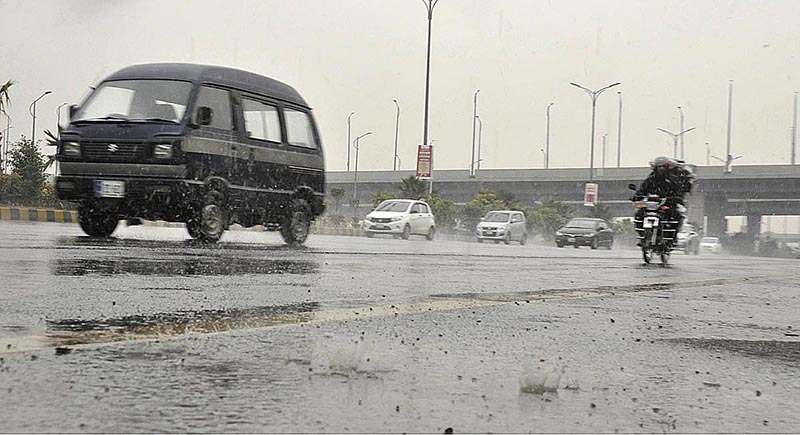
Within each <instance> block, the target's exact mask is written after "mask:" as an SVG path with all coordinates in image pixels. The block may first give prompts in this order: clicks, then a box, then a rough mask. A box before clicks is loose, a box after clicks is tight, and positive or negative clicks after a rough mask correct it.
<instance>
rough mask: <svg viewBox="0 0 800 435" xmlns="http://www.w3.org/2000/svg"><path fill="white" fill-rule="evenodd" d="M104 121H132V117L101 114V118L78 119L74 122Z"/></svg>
mask: <svg viewBox="0 0 800 435" xmlns="http://www.w3.org/2000/svg"><path fill="white" fill-rule="evenodd" d="M103 121H115V122H128V121H130V119H128V118H125V117H124V116H116V115H109V116H101V117H99V118H86V119H78V120H77V121H74V122H103Z"/></svg>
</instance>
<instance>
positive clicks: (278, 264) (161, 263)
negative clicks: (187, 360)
mask: <svg viewBox="0 0 800 435" xmlns="http://www.w3.org/2000/svg"><path fill="white" fill-rule="evenodd" d="M51 271H52V274H53V275H56V276H85V275H122V274H131V275H147V276H150V275H159V276H175V275H177V276H193V275H204V276H213V275H245V274H255V275H269V274H311V273H317V272H319V263H317V262H314V261H308V260H288V259H287V260H282V259H279V260H276V259H259V258H233V257H210V258H208V257H203V258H198V257H197V256H191V258H186V257H185V256H183V255H181V257H180V258H175V259H172V258H157V259H153V258H149V259H142V258H105V259H89V258H79V259H58V260H53V261H52V262H51Z"/></svg>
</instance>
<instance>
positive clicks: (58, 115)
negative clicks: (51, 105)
mask: <svg viewBox="0 0 800 435" xmlns="http://www.w3.org/2000/svg"><path fill="white" fill-rule="evenodd" d="M67 104H69V103H61V104H59V105H58V107H56V128H57V129H60V128H61V108H62V107H64V106H66V105H67Z"/></svg>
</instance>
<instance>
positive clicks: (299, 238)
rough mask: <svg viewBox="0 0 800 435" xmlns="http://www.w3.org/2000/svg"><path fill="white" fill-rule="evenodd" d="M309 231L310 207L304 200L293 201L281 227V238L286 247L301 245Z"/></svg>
mask: <svg viewBox="0 0 800 435" xmlns="http://www.w3.org/2000/svg"><path fill="white" fill-rule="evenodd" d="M310 231H311V206H310V205H308V202H307V201H306V200H304V199H295V200H294V201H292V205H291V208H290V209H289V213H288V214H287V215H286V216H285V217H284V221H283V225H281V237H283V241H284V242H286V244H287V245H302V244H303V243H305V241H306V239H308V233H309V232H310Z"/></svg>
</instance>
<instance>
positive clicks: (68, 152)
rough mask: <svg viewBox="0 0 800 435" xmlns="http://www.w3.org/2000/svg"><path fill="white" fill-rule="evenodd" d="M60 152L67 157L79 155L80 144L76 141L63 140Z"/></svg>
mask: <svg viewBox="0 0 800 435" xmlns="http://www.w3.org/2000/svg"><path fill="white" fill-rule="evenodd" d="M61 153H62V154H64V155H65V156H68V157H80V156H81V144H79V143H78V142H64V144H63V145H61Z"/></svg>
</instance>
